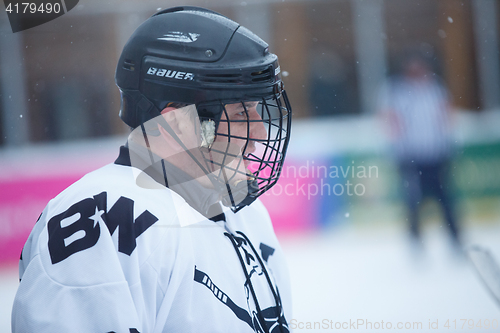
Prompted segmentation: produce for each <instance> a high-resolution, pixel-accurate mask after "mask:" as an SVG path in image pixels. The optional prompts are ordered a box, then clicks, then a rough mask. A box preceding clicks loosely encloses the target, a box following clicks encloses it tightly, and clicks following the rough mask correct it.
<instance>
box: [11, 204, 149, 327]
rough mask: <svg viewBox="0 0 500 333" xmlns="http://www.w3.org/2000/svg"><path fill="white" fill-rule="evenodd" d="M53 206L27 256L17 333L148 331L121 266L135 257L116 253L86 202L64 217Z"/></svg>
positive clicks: (16, 310) (25, 252) (16, 303)
mask: <svg viewBox="0 0 500 333" xmlns="http://www.w3.org/2000/svg"><path fill="white" fill-rule="evenodd" d="M50 206H51V204H50V203H49V205H48V206H47V208H46V209H45V211H44V213H42V215H41V217H40V219H39V220H38V222H37V224H36V225H35V227H34V229H33V230H32V232H31V234H30V236H29V238H28V241H27V242H26V244H25V246H24V249H23V252H22V258H21V262H20V266H19V268H20V278H21V282H20V285H19V288H18V291H17V294H16V297H15V299H14V304H13V310H12V330H13V332H14V333H17V332H40V333H42V332H117V333H118V332H127V333H128V332H143V327H141V325H142V321H141V320H140V319H143V317H144V313H141V311H142V309H141V308H140V307H137V306H136V305H137V304H136V303H137V299H134V297H135V298H138V297H137V295H133V294H132V290H135V289H134V288H131V286H130V281H128V280H127V279H126V278H125V274H126V273H125V272H124V268H123V266H122V264H121V261H123V258H121V257H120V256H123V257H128V258H129V256H128V255H126V254H123V253H119V252H118V251H117V250H116V246H115V243H114V242H113V237H112V236H111V234H110V233H109V231H108V229H107V228H106V225H105V223H104V222H103V221H102V220H99V219H98V218H97V217H101V216H100V215H99V212H97V214H96V209H95V208H96V206H95V204H94V203H93V202H92V201H91V200H89V199H84V200H82V201H80V202H78V203H77V204H74V205H72V206H70V208H69V209H67V210H66V211H64V212H63V213H64V214H62V213H61V214H62V215H61V214H53V212H54V209H50ZM73 210H74V211H73ZM68 212H69V213H68ZM117 233H118V232H117ZM132 261H133V259H132ZM131 270H132V271H134V270H133V269H131ZM137 271H138V270H137ZM136 280H137V281H140V277H137V279H136ZM137 284H140V282H138V283H137ZM139 289H141V288H139ZM141 317H142V318H141Z"/></svg>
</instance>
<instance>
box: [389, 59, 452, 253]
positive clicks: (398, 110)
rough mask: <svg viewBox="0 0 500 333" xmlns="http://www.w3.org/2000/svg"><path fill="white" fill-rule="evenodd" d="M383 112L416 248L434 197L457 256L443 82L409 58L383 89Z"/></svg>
mask: <svg viewBox="0 0 500 333" xmlns="http://www.w3.org/2000/svg"><path fill="white" fill-rule="evenodd" d="M379 103H380V104H379V110H380V112H381V114H382V115H383V117H384V120H385V122H386V124H387V125H389V130H390V133H391V138H392V141H393V145H394V151H395V157H396V160H397V164H398V167H399V171H400V176H401V180H402V192H403V200H404V202H405V204H406V207H407V214H408V215H407V221H408V223H409V230H410V236H411V241H412V244H413V247H415V248H417V249H418V250H419V251H420V250H421V248H422V235H421V233H422V231H421V221H420V218H419V207H420V206H421V203H422V201H423V199H424V198H425V197H426V196H429V195H432V196H434V197H435V198H436V199H437V202H438V204H439V206H440V207H441V208H442V212H443V215H444V216H443V217H444V221H445V222H446V225H447V227H448V229H449V234H450V235H451V244H452V247H453V249H454V250H457V251H459V253H460V251H461V246H460V233H459V230H458V226H457V221H456V218H455V214H454V203H453V200H452V196H451V195H450V194H449V192H448V190H449V186H448V181H449V176H450V173H449V167H450V159H451V157H452V142H451V137H450V125H451V124H450V122H451V104H450V96H449V93H448V91H447V89H446V87H445V86H444V84H443V82H442V80H441V79H440V78H439V77H438V76H437V75H436V73H434V72H433V70H432V66H431V64H430V62H429V61H428V60H427V59H426V58H425V57H424V56H423V55H421V54H420V53H418V52H411V53H409V54H408V55H406V56H405V57H404V58H403V60H402V62H401V66H400V71H399V73H397V74H396V75H394V76H393V77H391V78H390V79H389V80H387V82H386V83H385V84H384V85H383V86H382V89H381V92H380V101H379Z"/></svg>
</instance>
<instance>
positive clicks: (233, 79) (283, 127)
mask: <svg viewBox="0 0 500 333" xmlns="http://www.w3.org/2000/svg"><path fill="white" fill-rule="evenodd" d="M116 83H117V85H118V87H119V89H120V92H121V98H122V107H121V111H120V117H121V119H122V120H123V121H124V122H125V123H126V124H128V125H129V126H130V127H131V129H132V131H131V133H130V135H129V137H128V140H127V144H126V145H125V146H123V147H121V148H120V154H119V157H118V159H117V160H116V161H115V163H113V164H110V165H107V166H105V167H103V168H101V169H99V170H96V171H94V172H91V173H89V174H87V175H86V176H84V177H83V178H82V179H80V180H79V181H77V182H76V183H74V184H73V185H71V186H70V187H68V188H67V189H66V190H64V191H63V192H62V193H60V194H59V195H58V196H57V197H56V198H54V199H53V200H51V201H50V202H49V203H48V205H47V207H46V208H45V210H44V211H43V213H42V214H41V215H40V218H39V220H38V221H37V223H36V225H35V227H34V229H33V231H32V232H31V234H30V236H29V239H28V241H27V242H26V244H25V246H24V249H23V251H22V256H21V262H20V278H21V282H20V286H19V289H18V292H17V295H16V298H15V301H14V308H13V313H12V327H13V331H14V332H289V329H288V325H287V318H290V316H291V313H290V291H289V282H288V276H287V271H286V267H285V264H284V258H283V253H282V251H281V249H280V246H279V244H278V241H277V239H276V236H275V235H274V231H273V228H272V225H271V221H270V219H269V215H268V214H267V211H266V209H265V208H264V206H263V205H262V203H261V202H260V201H259V200H257V197H258V196H259V195H261V194H262V193H264V192H265V191H267V190H269V188H271V187H272V186H273V185H274V184H275V183H276V181H277V180H278V177H279V174H280V171H281V167H282V164H283V161H284V158H285V152H286V149H287V145H288V142H289V134H290V124H291V108H290V105H289V102H288V99H287V97H286V93H285V91H284V90H283V84H282V81H281V78H280V67H279V65H278V60H277V57H276V56H275V55H274V54H272V53H270V52H269V50H268V46H267V44H266V43H265V42H264V41H262V40H261V39H260V38H259V37H257V36H255V35H254V34H253V33H251V32H250V31H249V30H247V29H245V28H244V27H242V26H239V25H238V24H237V23H235V22H233V21H231V20H229V19H228V18H226V17H224V16H222V15H220V14H218V13H215V12H212V11H209V10H206V9H202V8H197V7H176V8H170V9H166V10H163V11H161V12H158V13H157V14H155V15H153V16H152V17H151V18H149V19H148V20H147V21H146V22H144V23H143V24H142V25H141V26H140V27H139V28H138V29H137V30H136V31H135V32H134V34H133V35H132V36H131V38H130V40H129V41H128V42H127V44H126V45H125V47H124V50H123V52H122V55H121V57H120V59H119V62H118V66H117V70H116Z"/></svg>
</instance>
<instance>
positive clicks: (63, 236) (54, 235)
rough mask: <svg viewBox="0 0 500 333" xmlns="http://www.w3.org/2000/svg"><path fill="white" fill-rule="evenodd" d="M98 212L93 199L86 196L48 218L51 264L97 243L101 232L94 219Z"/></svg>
mask: <svg viewBox="0 0 500 333" xmlns="http://www.w3.org/2000/svg"><path fill="white" fill-rule="evenodd" d="M98 213H99V211H98V210H97V209H96V202H95V200H94V199H92V198H88V199H85V200H82V201H80V202H78V203H76V204H74V205H73V206H71V207H69V208H68V209H67V210H66V211H65V212H63V213H61V214H59V215H56V216H54V217H53V218H51V219H50V220H49V222H48V224H47V227H48V231H49V244H48V245H49V253H50V258H51V259H52V264H56V263H58V262H60V261H63V260H64V259H66V258H67V257H69V256H70V255H72V254H74V253H76V252H79V251H82V250H85V249H88V248H90V247H92V246H94V245H95V244H96V243H97V241H98V240H99V236H100V234H101V230H100V227H99V223H97V220H96V219H95V217H96V216H100V215H99V214H98Z"/></svg>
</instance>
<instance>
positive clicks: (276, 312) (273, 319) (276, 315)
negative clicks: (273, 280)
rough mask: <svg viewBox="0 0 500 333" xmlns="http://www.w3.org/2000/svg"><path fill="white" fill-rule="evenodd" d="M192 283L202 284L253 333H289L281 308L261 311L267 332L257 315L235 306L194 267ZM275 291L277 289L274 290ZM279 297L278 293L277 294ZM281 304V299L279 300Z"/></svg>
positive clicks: (204, 274)
mask: <svg viewBox="0 0 500 333" xmlns="http://www.w3.org/2000/svg"><path fill="white" fill-rule="evenodd" d="M194 281H196V282H198V283H201V284H203V285H204V286H205V287H207V288H208V289H210V291H211V292H212V294H213V295H214V296H215V297H216V298H217V299H218V300H219V301H220V302H222V303H223V304H225V305H226V306H227V307H228V308H229V309H231V311H232V312H233V313H234V315H235V316H236V317H237V318H238V319H239V320H241V321H244V322H245V323H247V324H248V326H250V327H251V328H252V329H253V330H254V332H256V333H263V332H270V333H289V332H290V331H289V328H288V324H287V321H286V319H285V315H284V313H283V308H282V307H281V306H279V307H278V306H271V307H268V308H265V309H263V310H262V311H261V314H262V317H263V318H264V323H263V324H264V325H266V328H267V330H265V329H264V328H263V327H262V324H261V323H260V322H259V320H258V319H257V313H256V312H255V311H253V312H252V313H250V312H248V311H247V310H245V309H243V308H242V307H239V306H238V305H236V304H235V303H234V302H233V301H232V300H231V298H229V296H228V295H227V294H226V293H225V292H223V291H222V290H221V289H220V288H219V287H218V286H216V285H215V284H214V283H213V281H212V279H211V278H210V276H208V274H207V273H205V272H203V271H200V270H198V269H197V268H196V266H195V267H194ZM276 290H277V289H276ZM278 297H279V292H278ZM280 302H281V299H280Z"/></svg>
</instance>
